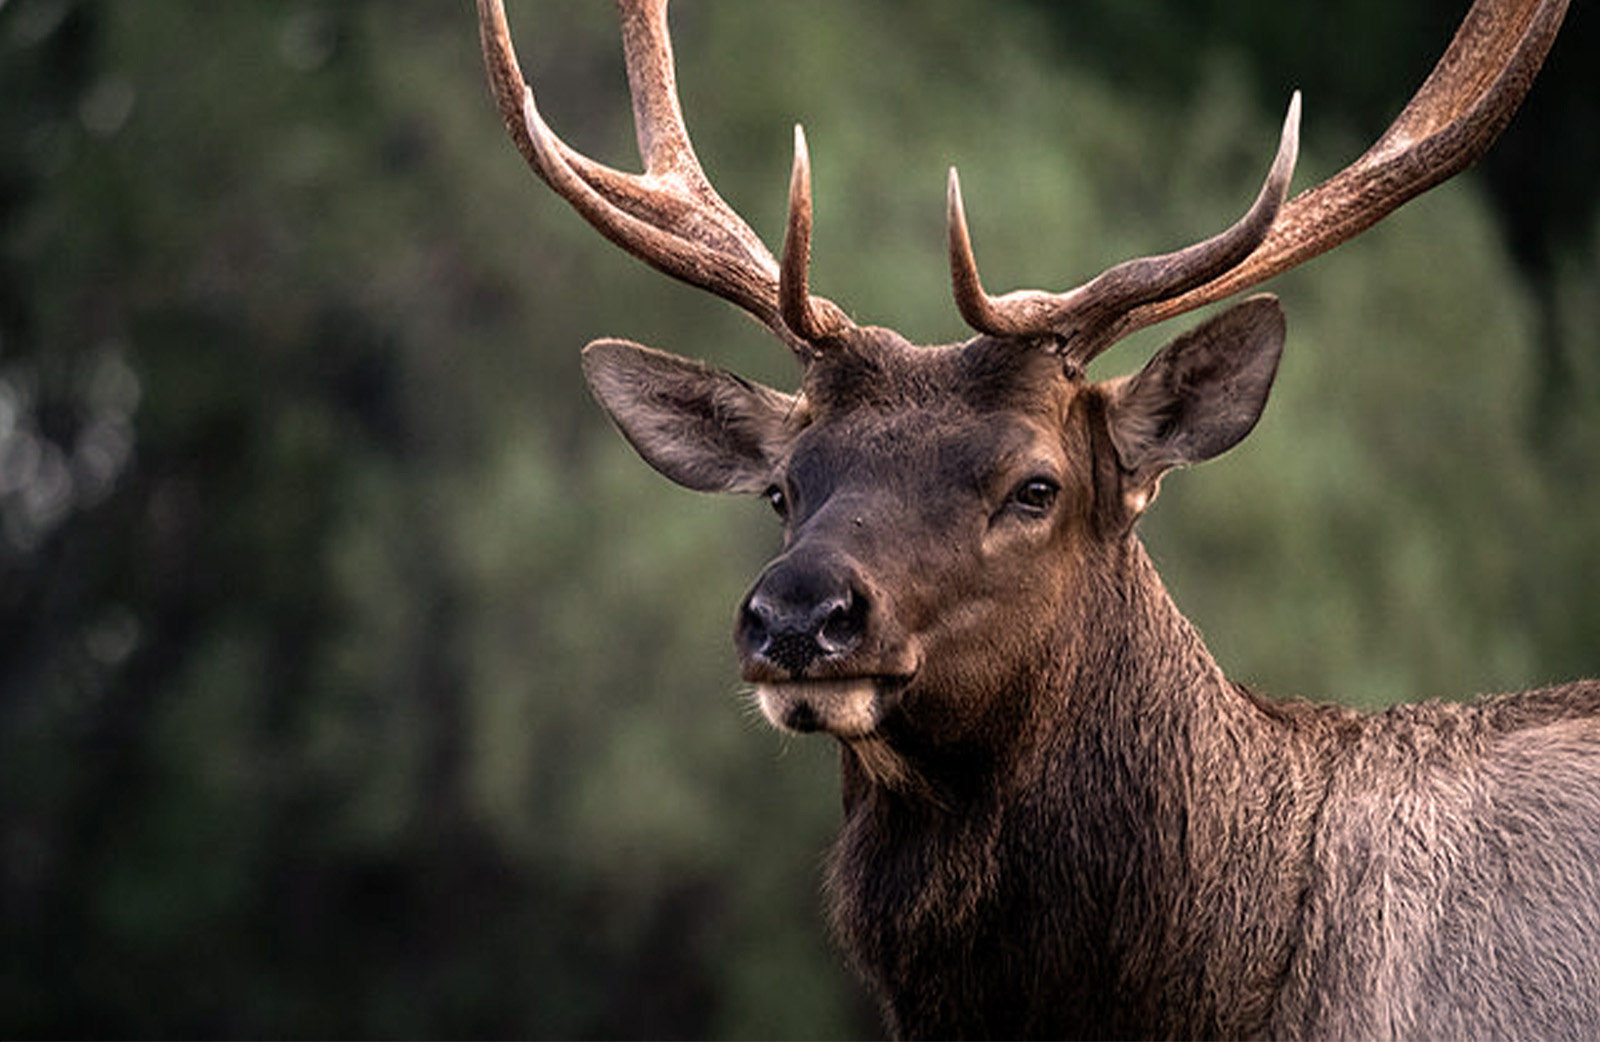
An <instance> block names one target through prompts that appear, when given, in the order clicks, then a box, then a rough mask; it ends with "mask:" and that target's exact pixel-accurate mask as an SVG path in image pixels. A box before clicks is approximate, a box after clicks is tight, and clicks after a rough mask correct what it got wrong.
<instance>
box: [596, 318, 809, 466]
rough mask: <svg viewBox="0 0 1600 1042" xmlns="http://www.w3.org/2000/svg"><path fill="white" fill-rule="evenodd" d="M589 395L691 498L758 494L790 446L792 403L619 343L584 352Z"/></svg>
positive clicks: (700, 366)
mask: <svg viewBox="0 0 1600 1042" xmlns="http://www.w3.org/2000/svg"><path fill="white" fill-rule="evenodd" d="M583 373H584V376H585V377H586V378H587V379H588V381H589V389H590V391H592V392H593V393H594V396H595V398H596V399H597V400H598V401H599V402H600V405H601V406H602V407H603V408H604V409H605V411H606V413H607V414H608V415H609V416H610V417H611V420H612V422H614V423H615V424H616V425H617V427H618V429H619V430H621V431H622V435H623V437H625V438H627V439H628V442H629V443H630V444H632V445H633V447H634V449H635V450H637V451H638V453H639V455H640V456H642V457H644V460H645V462H646V463H648V464H650V465H651V466H652V467H654V468H655V469H656V470H658V471H660V472H661V473H662V474H663V475H665V476H666V477H668V478H670V479H671V480H673V481H675V482H677V483H678V484H680V485H682V486H684V487H685V488H690V489H693V490H695V491H696V492H761V491H764V490H765V489H766V488H767V487H768V486H769V485H770V484H771V482H772V473H773V470H774V468H775V467H776V464H777V462H778V460H779V459H780V458H781V457H782V454H783V451H784V450H785V449H786V448H787V446H788V443H789V442H790V441H791V440H792V439H793V430H792V428H791V423H792V422H793V417H794V416H795V414H796V412H797V410H796V408H795V406H796V404H797V399H796V398H794V397H793V396H791V395H787V394H783V393H781V392H778V391H774V390H772V389H771V388H769V387H763V386H761V385H760V384H756V383H752V382H750V381H748V380H745V379H743V378H741V377H738V376H735V375H734V374H732V373H730V372H727V371H725V370H722V369H717V368H715V367H713V366H709V365H706V364H705V363H704V362H697V361H693V360H691V359H687V358H679V357H678V356H677V355H672V354H668V353H666V352H665V351H657V350H655V349H654V348H649V347H644V346H642V345H640V344H632V343H628V342H627V341H624V340H596V341H595V342H594V343H592V344H590V345H589V346H588V347H586V348H584V350H583Z"/></svg>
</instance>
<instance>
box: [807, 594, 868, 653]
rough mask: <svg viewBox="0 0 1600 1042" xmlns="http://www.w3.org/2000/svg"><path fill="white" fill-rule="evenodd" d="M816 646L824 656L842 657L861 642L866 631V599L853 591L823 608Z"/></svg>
mask: <svg viewBox="0 0 1600 1042" xmlns="http://www.w3.org/2000/svg"><path fill="white" fill-rule="evenodd" d="M821 614H822V624H821V625H820V626H818V627H817V630H816V634H817V644H818V646H820V647H821V648H822V651H823V653H824V654H828V655H842V654H844V653H845V652H847V651H849V650H851V649H852V648H854V647H855V646H856V645H857V644H859V643H860V642H861V635H862V633H863V632H864V631H865V629H866V622H867V612H866V599H865V598H863V597H860V596H857V595H856V594H855V592H854V591H851V592H850V593H848V594H846V595H845V596H844V597H842V598H838V599H836V600H834V601H831V602H829V603H828V604H826V605H824V606H823V612H822V613H821Z"/></svg>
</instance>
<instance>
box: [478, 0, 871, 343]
mask: <svg viewBox="0 0 1600 1042" xmlns="http://www.w3.org/2000/svg"><path fill="white" fill-rule="evenodd" d="M617 9H618V13H619V15H620V18H621V21H622V37H623V53H624V56H625V59H626V63H627V69H628V85H629V89H630V92H631V94H632V98H633V114H634V129H635V133H636V135H637V137H638V142H639V154H640V158H641V159H642V161H643V163H644V167H645V172H644V173H643V174H626V173H623V172H621V171H619V170H615V169H613V168H611V167H608V166H605V165H604V164H601V163H598V162H595V161H594V160H592V159H590V158H589V157H587V156H585V155H583V154H582V153H580V152H578V151H576V150H574V149H573V148H571V147H570V146H568V145H567V144H566V142H564V141H562V140H561V139H560V138H559V137H557V136H556V134H555V133H554V132H553V131H552V130H551V129H550V127H549V125H548V124H547V123H545V121H544V119H543V117H542V116H541V115H540V114H539V109H538V106H537V104H536V103H535V101H534V96H533V91H532V89H531V88H529V87H528V85H527V83H526V82H525V80H524V78H523V75H522V69H521V66H520V65H519V63H518V61H517V56H516V51H515V49H514V48H513V46H512V43H511V33H510V28H509V26H508V25H507V21H506V14H505V6H504V2H503V0H478V25H479V34H480V36H481V38H482V42H483V53H484V63H485V66H486V67H487V69H488V75H489V83H490V86H491V88H492V90H493V92H494V95H495V100H496V102H497V104H498V105H499V108H500V112H501V117H502V118H503V119H504V120H505V124H506V129H507V130H508V131H509V133H510V135H511V138H512V140H513V141H514V142H515V143H516V145H517V148H518V150H519V151H520V152H522V154H523V156H524V157H525V158H526V159H527V161H528V164H529V166H531V167H532V168H533V171H534V172H535V173H536V174H538V175H539V177H540V178H541V179H542V180H543V181H544V182H545V183H546V184H548V185H549V186H550V187H551V188H552V189H554V190H555V192H556V194H558V195H560V196H561V197H562V198H563V199H565V200H566V201H567V203H568V204H569V205H571V206H572V208H573V209H575V210H577V211H578V213H579V214H580V215H581V216H582V217H583V218H584V219H585V220H587V221H588V222H589V223H590V224H591V225H593V226H594V228H595V229H596V230H597V231H599V232H600V233H601V234H602V235H604V236H605V237H606V238H607V239H610V240H611V241H612V242H614V243H616V244H617V245H618V246H620V247H622V248H623V249H624V250H626V251H628V252H629V253H631V254H633V255H634V256H635V257H637V258H639V259H640V260H642V261H644V262H645V263H647V264H649V265H650V266H652V267H654V268H656V269H657V270H658V271H662V272H664V273H666V274H668V275H671V276H673V277H674V278H677V279H681V280H683V281H684V282H687V283H689V284H690V285H693V286H698V287H700V288H701V289H705V290H708V291H710V292H711V293H714V294H716V295H717V296H719V297H722V298H723V299H725V300H728V301H730V302H732V303H734V304H736V305H738V306H739V307H741V308H743V309H744V310H745V311H747V312H748V313H749V314H751V315H752V316H753V317H755V319H756V320H757V321H759V322H761V323H762V324H763V325H765V326H766V327H767V328H768V329H770V330H771V331H772V332H773V333H774V334H775V335H776V336H777V337H778V338H779V339H780V340H782V341H783V342H784V343H785V344H786V345H788V347H789V348H790V350H792V351H794V352H795V353H796V354H797V355H799V356H800V357H802V358H809V357H811V355H812V354H814V348H813V346H812V345H811V344H810V343H809V342H808V341H807V338H806V336H805V334H803V333H801V332H799V331H798V330H793V329H791V328H790V327H789V326H787V325H786V324H785V323H784V321H783V317H782V314H781V306H780V301H779V267H778V263H777V261H776V260H775V259H774V258H773V256H772V254H771V252H770V251H769V250H768V249H767V247H766V246H765V245H764V244H763V243H762V242H761V239H760V237H759V236H757V235H756V234H755V232H754V231H752V230H751V229H750V226H749V225H748V224H746V223H745V222H744V220H743V219H742V218H741V217H740V216H739V215H738V214H737V213H736V212H735V211H734V209H733V208H732V207H731V206H729V205H728V204H727V203H726V202H725V201H724V200H723V199H722V197H721V196H720V195H718V194H717V192H716V190H715V189H714V188H712V186H711V183H710V181H709V180H708V179H707V178H706V176H705V172H704V171H703V170H702V168H701V166H700V161H699V159H698V158H697V157H696V156H695V153H694V147H693V146H692V145H691V143H690V141H689V135H688V132H687V130H686V128H685V126H684V121H683V112H682V108H681V106H680V105H679V102H678V92H677V83H676V77H675V74H674V71H673V62H672V43H671V38H670V36H669V35H668V30H667V0H617ZM817 299H818V301H819V303H818V304H817V305H816V308H817V310H825V309H831V311H832V312H833V313H836V314H837V316H838V318H839V320H840V321H846V320H844V318H843V313H842V312H839V311H838V309H837V308H836V307H833V305H831V304H828V303H827V302H825V301H821V300H820V298H817ZM824 305H826V308H824Z"/></svg>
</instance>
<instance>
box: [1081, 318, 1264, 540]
mask: <svg viewBox="0 0 1600 1042" xmlns="http://www.w3.org/2000/svg"><path fill="white" fill-rule="evenodd" d="M1283 337H1284V320H1283V309H1282V308H1281V307H1279V306H1278V300H1277V298H1276V297H1273V296H1270V295H1268V294H1261V295H1259V296H1255V297H1251V298H1249V299H1248V300H1245V301H1244V302H1243V303H1240V304H1235V305H1234V306H1233V307H1231V308H1229V309H1228V310H1226V311H1224V312H1222V313H1221V314H1219V315H1217V316H1216V317H1215V318H1212V319H1211V320H1210V321H1209V322H1206V323H1205V324H1203V325H1201V326H1200V327H1199V328H1198V329H1194V330H1191V331H1190V332H1188V333H1185V334H1184V335H1183V336H1181V337H1179V338H1178V339H1177V340H1174V341H1173V342H1172V343H1170V344H1168V345H1167V346H1166V347H1165V348H1163V349H1162V350H1161V351H1160V352H1158V353H1157V354H1156V356H1155V357H1154V358H1152V359H1151V360H1150V362H1149V363H1148V364H1147V365H1146V366H1145V367H1144V369H1143V370H1141V371H1140V372H1139V373H1138V375H1136V376H1133V377H1131V378H1129V379H1125V380H1117V381H1113V382H1112V383H1110V384H1108V385H1107V387H1108V390H1109V391H1110V395H1111V402H1110V409H1109V414H1108V417H1109V420H1110V428H1111V440H1112V442H1113V443H1114V444H1115V445H1116V449H1117V455H1118V457H1119V461H1120V463H1121V465H1122V469H1123V473H1124V474H1125V475H1126V477H1125V478H1124V486H1125V487H1124V491H1123V495H1124V498H1125V499H1126V501H1127V505H1128V508H1129V509H1130V511H1131V512H1132V513H1133V514H1135V515H1137V514H1138V513H1139V512H1140V511H1141V510H1143V509H1144V508H1145V506H1146V505H1147V504H1148V503H1149V502H1150V500H1152V499H1154V498H1155V494H1156V488H1157V486H1158V484H1159V482H1160V480H1161V475H1162V474H1164V473H1166V472H1167V471H1168V470H1171V469H1172V468H1173V467H1183V466H1188V465H1189V464H1191V463H1199V462H1201V461H1203V460H1208V459H1211V458H1212V457H1213V456H1219V455H1221V454H1222V453H1224V452H1226V451H1228V450H1229V449H1231V448H1233V447H1234V446H1235V445H1237V444H1238V443H1239V440H1240V439H1241V438H1243V437H1244V436H1245V435H1246V434H1249V433H1250V430H1251V428H1253V427H1254V426H1255V425H1256V420H1258V419H1260V417H1261V410H1262V409H1263V408H1264V407H1265V406H1266V404H1267V392H1268V391H1270V390H1271V389H1272V380H1273V377H1274V376H1275V375H1276V374H1277V372H1278V358H1279V356H1280V355H1281V354H1282V353H1283Z"/></svg>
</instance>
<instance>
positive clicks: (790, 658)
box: [737, 562, 868, 677]
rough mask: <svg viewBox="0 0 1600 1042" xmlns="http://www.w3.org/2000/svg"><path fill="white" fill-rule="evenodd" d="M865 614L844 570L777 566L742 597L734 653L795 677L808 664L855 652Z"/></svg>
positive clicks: (859, 595)
mask: <svg viewBox="0 0 1600 1042" xmlns="http://www.w3.org/2000/svg"><path fill="white" fill-rule="evenodd" d="M867 613H868V604H867V598H866V597H865V596H864V595H863V594H862V593H861V592H860V591H859V590H858V589H857V587H856V585H855V584H854V583H853V582H851V580H850V576H849V574H848V571H847V570H846V569H843V568H838V567H834V568H828V567H825V566H819V565H815V564H812V565H809V566H808V565H805V564H802V563H793V564H785V563H782V562H780V563H778V564H775V565H774V566H773V567H772V568H770V569H769V570H768V571H767V573H766V574H765V575H763V576H762V577H761V579H760V580H759V581H758V582H757V583H756V585H755V588H754V589H752V590H751V591H750V596H748V597H747V598H745V602H744V607H743V608H742V609H741V610H740V612H739V626H738V634H737V636H738V643H739V650H740V652H741V653H742V654H743V655H744V656H745V657H746V658H747V659H753V660H758V661H761V662H764V663H766V664H769V665H772V666H776V667H778V669H780V670H782V671H783V672H784V673H786V674H787V675H788V676H791V677H798V676H800V675H802V674H804V673H805V671H806V670H807V669H808V668H809V667H810V666H811V665H812V663H814V662H817V661H819V660H821V659H827V658H841V657H843V656H845V655H848V654H849V653H850V652H851V651H853V650H855V649H856V647H858V646H859V645H860V644H861V640H862V637H863V636H864V635H865V633H866V628H867Z"/></svg>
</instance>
